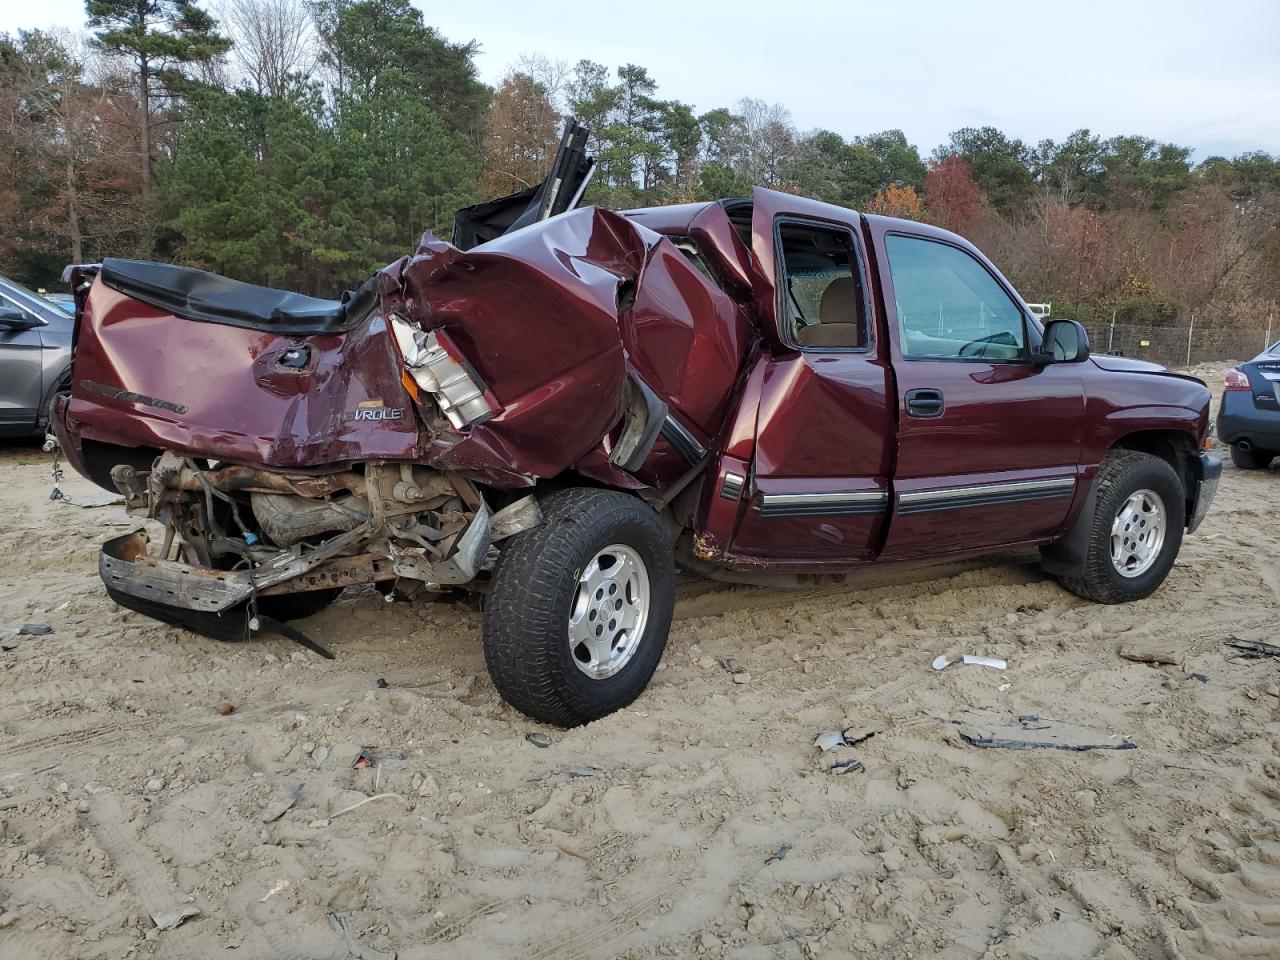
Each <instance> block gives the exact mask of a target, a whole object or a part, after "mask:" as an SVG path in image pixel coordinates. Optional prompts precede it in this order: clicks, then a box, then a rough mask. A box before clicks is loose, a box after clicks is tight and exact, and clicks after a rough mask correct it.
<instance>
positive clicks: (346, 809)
mask: <svg viewBox="0 0 1280 960" xmlns="http://www.w3.org/2000/svg"><path fill="white" fill-rule="evenodd" d="M388 797H395V798H396V799H397V800H399V801H401V802H404V797H402V796H400V794H398V793H375V794H374V795H373V796H372V797H365V798H364V799H363V800H358V801H357V802H355V803H353V804H352V805H351V806H349V807H343V808H342V809H341V810H339V811H338V812H337V813H331V814H329V819H330V820H333V819H336V818H337V817H340V816H342V815H343V814H344V813H350V812H351V811H352V810H359V809H360V808H361V807H363V806H364V805H365V804H366V803H373V801H375V800H385V799H387V798H388Z"/></svg>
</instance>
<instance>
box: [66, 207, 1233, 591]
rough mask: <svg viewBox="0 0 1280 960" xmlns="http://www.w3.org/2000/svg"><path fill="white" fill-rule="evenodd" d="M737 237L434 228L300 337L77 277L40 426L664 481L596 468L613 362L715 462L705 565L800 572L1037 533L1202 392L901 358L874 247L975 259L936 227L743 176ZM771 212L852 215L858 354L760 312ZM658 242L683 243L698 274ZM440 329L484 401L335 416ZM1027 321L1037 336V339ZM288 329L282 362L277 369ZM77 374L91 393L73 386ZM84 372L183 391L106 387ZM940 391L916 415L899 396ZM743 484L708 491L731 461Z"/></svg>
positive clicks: (672, 471) (704, 505) (603, 443)
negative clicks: (746, 214) (306, 353)
mask: <svg viewBox="0 0 1280 960" xmlns="http://www.w3.org/2000/svg"><path fill="white" fill-rule="evenodd" d="M753 203H754V206H753V209H752V214H753V224H752V237H751V247H750V249H748V247H747V246H746V244H744V243H743V241H742V239H741V237H740V235H739V233H738V230H737V228H736V227H735V225H734V223H733V222H732V221H731V220H730V218H729V217H728V215H727V214H726V212H725V208H724V207H723V206H722V205H721V204H718V203H710V204H687V205H684V206H681V207H670V208H659V209H654V210H644V211H631V212H629V213H628V214H627V216H625V217H624V216H620V215H618V214H614V213H609V212H607V211H603V210H597V209H593V208H588V209H582V210H578V211H574V212H571V213H568V214H564V215H562V216H559V217H555V218H553V219H551V220H549V221H546V222H544V223H541V224H536V225H534V226H531V227H527V228H525V229H523V230H520V231H517V232H515V233H513V234H510V235H508V236H505V237H501V238H499V239H498V240H494V241H491V242H489V243H487V244H483V245H481V246H479V247H477V248H475V249H473V250H471V251H469V252H467V253H463V252H461V251H459V250H457V249H456V248H454V247H452V246H451V245H449V244H447V243H444V242H442V241H439V240H436V239H435V238H433V237H431V236H429V235H428V236H426V237H424V238H423V241H422V244H421V246H420V247H419V249H418V250H417V251H416V252H415V254H414V255H413V256H412V257H406V258H404V259H402V260H400V261H398V262H397V263H394V264H392V265H391V266H389V267H387V268H386V269H385V270H383V271H382V272H381V274H380V276H379V292H380V294H381V297H382V303H381V310H379V311H375V313H374V314H373V315H372V316H371V317H369V318H368V319H366V320H365V321H363V322H362V323H360V324H358V325H357V326H356V327H355V328H354V329H352V330H350V331H349V332H347V333H344V334H335V335H327V336H319V337H311V338H302V339H300V338H296V337H280V336H276V335H273V334H270V333H264V332H258V331H252V330H245V329H241V328H235V327H227V326H221V325H217V324H209V323H201V322H195V321H188V320H183V319H181V318H178V317H175V316H172V315H170V314H166V313H164V312H163V311H160V310H157V309H155V308H152V307H149V306H146V305H144V304H141V303H138V302H136V301H133V300H130V299H129V298H127V297H125V296H124V295H122V294H120V293H117V292H116V291H113V290H111V289H109V288H106V287H105V286H104V285H103V284H102V283H100V282H95V283H94V284H93V287H92V289H91V292H90V294H89V296H88V298H87V302H86V303H84V309H83V315H82V317H81V318H80V320H79V328H80V333H79V338H78V341H77V344H76V360H75V370H74V377H75V385H74V391H73V397H72V399H71V401H70V402H69V403H66V402H63V403H60V404H59V407H58V416H57V417H56V421H57V422H56V428H57V430H58V432H59V436H60V437H61V438H62V440H63V445H64V449H66V450H67V452H68V456H69V458H70V459H71V460H72V462H73V465H75V466H76V467H77V469H81V470H82V472H83V468H84V463H83V461H82V460H81V458H80V441H81V439H82V438H83V439H89V440H96V441H100V442H102V443H107V444H116V445H119V446H124V447H142V448H151V449H155V448H163V449H171V450H176V451H179V452H183V453H187V454H191V455H208V456H213V457H217V458H218V459H222V460H229V461H236V462H243V463H251V464H262V465H266V466H271V467H275V468H278V469H281V468H282V469H293V470H298V471H308V472H313V471H316V470H323V469H326V468H332V467H334V466H337V465H339V464H342V463H347V462H353V461H363V460H415V461H417V462H421V463H426V464H430V465H432V466H435V467H437V468H440V469H445V470H453V471H458V472H461V473H463V474H466V475H469V476H472V477H473V478H475V479H478V480H481V481H483V482H486V483H489V484H491V485H495V486H503V487H515V486H522V485H530V484H532V483H534V482H536V480H537V479H539V478H554V477H558V476H560V475H562V474H564V473H566V472H569V471H573V472H576V473H578V474H581V475H584V476H587V477H590V478H592V479H593V480H595V481H596V482H599V483H603V484H606V485H609V486H614V487H619V488H623V489H637V488H638V487H640V486H641V485H646V484H647V485H649V486H653V487H657V488H658V489H662V488H663V487H665V486H666V485H668V484H670V483H671V482H672V481H674V480H675V478H676V477H678V476H681V475H683V474H684V473H685V472H686V471H687V470H688V468H689V464H688V462H687V461H686V460H685V459H684V458H683V457H682V456H681V455H680V454H679V453H677V452H676V451H675V450H674V449H673V448H672V447H671V446H670V445H669V444H668V443H667V442H666V441H665V440H662V439H660V440H659V441H658V442H657V443H656V445H655V447H654V448H653V451H652V453H651V455H650V457H649V458H648V460H647V461H646V463H645V464H644V465H643V466H642V467H641V468H640V469H639V470H637V471H636V473H635V474H634V475H632V474H627V473H625V472H624V471H622V470H620V469H619V468H618V467H616V466H615V465H614V464H613V463H612V462H610V460H609V458H608V455H609V451H610V450H611V449H612V445H613V443H615V442H616V441H617V438H618V436H619V431H620V416H621V413H622V408H623V403H624V398H625V383H626V378H627V375H628V372H630V373H632V374H634V375H636V376H639V377H641V378H642V379H643V380H644V381H645V382H646V383H647V384H648V385H649V386H650V387H651V388H652V389H653V390H654V391H655V392H656V393H657V394H658V395H659V397H660V398H661V399H663V400H664V401H665V402H666V403H667V404H668V405H669V408H670V410H671V414H672V416H673V417H675V418H676V419H677V420H678V421H679V422H680V423H682V424H683V425H684V426H685V428H686V429H688V430H689V431H690V432H691V433H692V434H693V435H694V436H695V438H696V439H697V440H698V441H699V442H700V443H702V444H704V445H706V447H707V448H708V450H709V451H710V452H711V454H712V460H711V464H712V465H711V467H710V468H709V469H708V470H707V472H706V474H705V476H704V478H703V479H702V480H701V481H700V484H701V491H702V499H701V502H700V506H699V509H698V513H697V522H696V528H695V530H694V533H695V534H696V535H697V541H696V550H697V553H698V554H699V555H700V556H701V557H703V558H704V559H719V560H721V561H723V562H728V563H730V564H736V565H739V566H749V567H764V566H779V567H789V568H792V569H803V568H811V569H814V570H822V569H830V568H839V567H847V566H852V565H857V564H859V563H865V562H868V561H872V560H903V559H909V558H920V557H937V556H946V555H956V554H966V553H983V552H990V551H992V550H995V549H1000V548H1001V547H1002V546H1005V545H1016V544H1033V543H1044V542H1047V541H1049V540H1051V539H1052V538H1053V537H1055V536H1056V535H1058V534H1059V533H1060V532H1061V531H1062V530H1063V529H1065V528H1066V526H1067V525H1068V524H1069V523H1071V522H1072V520H1073V519H1074V517H1075V515H1076V514H1077V513H1078V511H1079V510H1080V508H1081V505H1082V503H1083V501H1084V499H1085V496H1084V493H1085V491H1086V490H1087V487H1088V484H1089V482H1090V481H1091V480H1092V478H1093V476H1094V474H1095V472H1096V470H1097V467H1098V464H1099V463H1100V461H1101V460H1102V458H1103V457H1104V456H1105V455H1106V453H1107V451H1108V450H1109V449H1111V447H1112V446H1113V445H1114V444H1115V443H1116V442H1117V441H1120V440H1122V439H1123V438H1124V437H1126V436H1128V435H1131V434H1134V433H1138V432H1142V433H1147V434H1153V435H1159V436H1161V437H1176V438H1181V442H1182V443H1183V444H1184V445H1185V446H1187V447H1198V446H1199V445H1200V442H1201V441H1202V440H1203V438H1204V436H1205V432H1206V430H1207V426H1208V393H1207V391H1206V389H1205V388H1204V386H1203V385H1202V384H1200V383H1199V382H1198V381H1195V380H1193V379H1191V378H1185V377H1178V376H1176V375H1172V374H1163V375H1159V374H1157V375H1153V374H1152V373H1151V372H1149V371H1143V370H1140V369H1139V368H1138V367H1136V366H1135V365H1133V364H1132V363H1129V362H1126V361H1122V360H1117V359H1114V358H1098V359H1097V360H1096V361H1088V362H1085V363H1080V364H1051V365H1047V366H1039V365H1032V364H1021V363H1003V364H1002V363H992V362H987V361H950V360H908V359H904V358H903V357H902V355H901V351H900V348H899V344H898V337H897V312H896V304H895V301H894V296H893V287H892V282H891V277H890V274H889V272H888V265H887V261H886V258H885V250H884V236H885V234H886V232H889V231H898V232H903V233H909V234H915V235H919V236H925V237H931V238H934V239H941V240H945V241H946V242H949V243H952V244H955V245H958V246H961V247H963V248H964V249H966V250H969V251H970V252H972V253H973V254H974V255H976V256H977V257H978V259H979V260H980V262H982V263H983V264H984V265H986V266H987V267H988V269H990V270H991V271H992V273H993V275H994V276H995V277H996V278H997V279H998V280H999V281H1000V282H1001V283H1002V284H1004V285H1005V286H1006V288H1007V289H1008V290H1009V291H1010V293H1011V295H1013V296H1014V297H1015V298H1016V293H1013V290H1012V287H1009V286H1008V284H1007V281H1005V280H1004V279H1003V277H1001V276H1000V274H999V272H998V271H996V270H995V268H994V267H991V266H990V264H989V262H988V261H987V260H986V259H985V258H984V257H982V256H981V254H979V253H977V251H976V250H974V248H973V247H972V246H971V245H969V244H967V243H965V241H963V240H961V239H960V238H958V237H955V236H954V235H952V234H948V233H946V232H944V231H940V230H937V229H936V228H932V227H928V226H925V225H922V224H916V223H910V222H905V221H896V220H888V219H885V218H880V217H860V216H859V215H858V214H856V213H854V212H852V211H849V210H845V209H843V208H837V207H832V206H829V205H827V204H823V203H819V202H817V201H814V200H806V199H803V198H798V197H791V196H788V195H785V194H779V193H775V192H772V191H766V190H757V191H756V192H755V195H754V198H753ZM778 216H787V217H794V218H800V219H808V220H813V221H818V222H821V223H824V224H828V225H832V224H834V225H837V226H841V227H846V228H849V229H850V230H852V231H853V234H854V236H855V238H856V240H855V242H856V243H857V244H858V246H859V247H860V248H861V251H860V252H861V255H862V259H863V263H864V265H865V266H866V268H867V271H868V272H867V275H866V276H864V278H863V280H864V284H865V285H866V286H867V288H868V289H869V290H870V292H871V298H870V300H871V311H872V314H871V317H870V318H869V322H870V324H871V330H872V334H871V344H870V349H869V350H868V351H866V352H864V353H853V352H837V351H803V352H802V351H799V350H797V349H796V348H794V347H791V346H788V345H787V344H786V342H785V339H784V338H783V337H782V335H781V332H780V329H779V326H778V320H777V313H778V309H777V304H778V297H777V295H776V294H777V291H776V286H775V284H776V279H777V278H776V272H777V257H776V251H775V250H774V249H773V244H774V240H773V237H774V233H773V228H774V222H775V220H776V218H777V217H778ZM663 234H666V235H669V236H672V237H681V238H684V237H689V238H692V239H693V240H694V241H695V242H696V243H697V244H698V247H699V250H700V252H701V253H702V255H703V257H704V258H705V260H706V261H707V264H708V265H709V267H710V269H711V271H712V272H713V273H714V275H715V276H716V278H717V279H718V281H719V285H718V286H717V285H716V284H713V283H711V282H709V281H708V280H707V278H706V277H704V276H703V275H702V273H700V272H699V271H698V270H697V269H696V268H695V267H694V266H692V265H691V264H690V263H689V262H688V261H687V260H686V259H685V258H684V256H683V255H682V254H681V253H679V251H678V250H677V249H676V248H675V247H674V246H673V245H672V244H671V243H669V242H666V241H665V240H664V239H663V236H662V235H663ZM391 311H397V312H399V313H401V314H402V315H404V316H405V317H407V318H409V319H410V320H411V321H414V322H417V323H419V324H421V325H422V326H423V327H424V328H427V329H440V330H441V331H443V332H445V333H447V335H448V336H449V337H450V338H451V339H452V341H453V342H454V343H455V344H456V345H457V347H458V348H459V350H460V351H461V353H462V354H463V355H464V356H465V358H466V359H467V361H468V362H469V363H470V365H471V366H472V367H473V369H474V370H475V372H476V373H477V374H478V375H479V376H480V377H481V378H482V379H483V380H484V383H485V384H486V386H487V387H488V390H489V394H490V396H491V397H492V398H493V401H494V403H495V404H496V405H497V410H496V414H495V416H494V417H493V418H492V419H490V420H488V421H487V422H485V423H483V424H482V425H479V426H475V427H471V428H469V429H465V430H463V431H461V432H457V431H454V430H452V429H450V428H449V426H448V424H447V423H446V422H445V421H444V420H443V419H442V418H441V417H440V415H439V413H438V412H437V411H436V410H435V408H434V406H433V404H432V402H431V400H430V397H429V396H424V397H422V398H421V406H420V407H418V408H416V411H415V415H414V416H406V417H405V418H403V419H401V420H384V421H364V420H361V421H356V420H354V419H352V418H351V417H350V414H351V413H352V412H353V411H354V410H356V409H357V408H358V406H359V404H361V403H367V402H369V401H381V402H382V403H383V404H384V406H386V407H390V408H393V409H398V408H405V409H411V408H413V400H412V399H411V398H410V397H409V396H408V395H407V394H406V393H405V392H404V388H403V386H402V383H401V369H400V364H399V358H398V356H397V354H396V352H395V351H394V349H393V348H392V346H391V341H390V338H389V336H388V335H387V330H386V326H385V323H384V321H383V317H384V316H386V315H389V314H390V312H391ZM1029 336H1030V338H1031V340H1032V341H1033V345H1038V338H1039V336H1040V330H1039V328H1038V326H1035V325H1034V324H1032V326H1031V329H1030V330H1029ZM301 342H305V343H306V344H307V345H309V346H310V347H311V350H312V357H313V359H312V364H311V366H310V367H309V368H308V369H307V370H306V371H303V372H290V371H286V370H283V369H281V368H279V367H278V366H276V364H275V358H276V357H277V356H278V355H279V354H280V353H281V352H282V351H283V350H285V349H287V348H289V347H291V346H295V345H297V344H299V343H301ZM93 384H97V385H99V386H97V387H94V386H92V385H93ZM102 387H106V388H108V391H109V390H110V389H115V390H123V391H131V392H133V393H136V394H143V395H145V396H148V397H153V398H157V399H159V400H162V401H167V402H169V403H180V404H182V405H184V406H185V408H186V409H185V410H184V411H183V412H182V413H180V414H179V413H175V412H173V411H172V410H170V409H165V408H164V407H157V406H154V405H143V404H140V403H137V402H131V401H130V400H128V399H121V398H114V399H113V398H111V397H109V396H105V395H104V394H103V392H102ZM920 387H934V388H938V389H940V390H942V391H943V393H944V395H945V398H946V411H945V413H944V415H943V416H941V417H939V418H937V419H934V420H919V419H915V418H911V417H907V416H905V415H904V414H903V411H904V410H905V394H906V392H907V391H908V390H911V389H915V388H920ZM729 473H735V474H738V475H740V476H743V477H745V478H746V479H747V483H746V486H745V489H744V492H743V494H742V496H741V497H739V498H736V499H727V498H725V497H723V496H721V490H722V486H723V482H724V479H725V477H726V475H727V474H729ZM1064 476H1065V477H1070V476H1076V477H1078V482H1077V484H1076V487H1075V490H1074V492H1073V494H1072V495H1071V496H1064V497H1061V498H1058V499H1054V500H1042V501H1032V502H1025V503H1016V504H1005V505H1002V506H990V505H984V506H978V507H967V508H964V509H959V510H949V511H938V512H933V513H917V514H903V513H901V512H900V511H899V509H898V507H899V502H898V498H899V497H901V496H902V495H903V494H907V493H910V492H912V491H916V490H928V489H934V488H938V487H947V488H951V487H956V486H974V485H982V484H989V483H1003V482H1008V481H1010V480H1034V479H1044V478H1057V477H1064ZM870 490H876V491H885V492H886V493H887V494H888V495H889V497H888V502H887V504H886V509H885V510H884V511H883V512H881V513H876V514H864V515H855V516H839V515H828V516H799V517H796V516H791V517H781V518H778V517H765V516H763V515H762V514H761V512H760V509H759V507H760V503H761V498H762V497H763V496H764V495H766V494H788V493H790V494H796V493H805V492H855V491H870Z"/></svg>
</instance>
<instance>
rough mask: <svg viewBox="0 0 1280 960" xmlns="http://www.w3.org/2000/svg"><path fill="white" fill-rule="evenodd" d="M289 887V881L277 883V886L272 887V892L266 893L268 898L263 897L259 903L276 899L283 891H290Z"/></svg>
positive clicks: (278, 881)
mask: <svg viewBox="0 0 1280 960" xmlns="http://www.w3.org/2000/svg"><path fill="white" fill-rule="evenodd" d="M289 886H290V884H289V881H288V880H277V881H276V885H275V886H274V887H272V888H271V889H270V890H268V891H267V893H266V896H264V897H261V898H260V899H259V900H258V902H259V903H266V902H267V901H268V900H270V899H271V898H272V897H274V896H275V895H276V894H277V893H279V892H280V891H281V890H287V889H289Z"/></svg>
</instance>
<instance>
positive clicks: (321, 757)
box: [311, 747, 329, 767]
mask: <svg viewBox="0 0 1280 960" xmlns="http://www.w3.org/2000/svg"><path fill="white" fill-rule="evenodd" d="M311 759H312V760H313V761H314V762H315V765H316V766H317V767H318V766H320V764H322V763H324V762H325V761H326V760H328V759H329V748H328V747H316V748H315V749H314V750H312V751H311Z"/></svg>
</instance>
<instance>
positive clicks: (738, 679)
mask: <svg viewBox="0 0 1280 960" xmlns="http://www.w3.org/2000/svg"><path fill="white" fill-rule="evenodd" d="M733 682H734V683H750V682H751V674H749V673H747V671H745V670H739V671H738V672H737V673H735V674H733Z"/></svg>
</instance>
